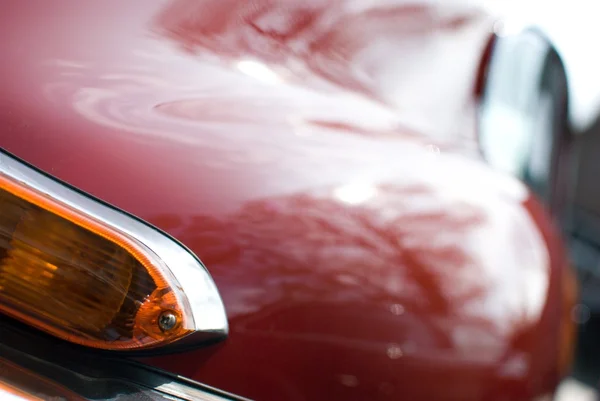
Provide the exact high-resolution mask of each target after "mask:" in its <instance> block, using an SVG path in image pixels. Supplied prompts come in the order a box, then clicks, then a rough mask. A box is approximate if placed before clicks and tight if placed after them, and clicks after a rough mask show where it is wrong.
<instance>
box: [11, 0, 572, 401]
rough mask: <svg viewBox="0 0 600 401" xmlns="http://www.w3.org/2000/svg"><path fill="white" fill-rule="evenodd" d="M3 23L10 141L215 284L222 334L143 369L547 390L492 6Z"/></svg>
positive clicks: (319, 384)
mask: <svg viewBox="0 0 600 401" xmlns="http://www.w3.org/2000/svg"><path fill="white" fill-rule="evenodd" d="M0 32H1V33H2V34H3V37H4V38H5V39H6V40H4V41H3V42H2V44H0V51H1V53H2V55H3V57H4V59H5V60H9V62H7V63H4V64H3V65H2V73H1V74H0V88H1V90H0V124H1V125H0V126H1V127H2V128H0V137H1V143H0V145H1V146H2V147H3V148H4V149H5V150H7V151H9V152H11V153H13V154H15V155H17V156H18V157H20V158H22V159H24V160H26V161H27V162H29V163H31V164H33V165H35V166H37V167H39V168H40V169H43V170H45V171H46V172H48V173H50V174H52V175H54V176H56V177H57V178H59V179H62V180H64V181H66V182H68V183H70V184H72V185H74V186H76V187H78V188H80V189H82V190H84V191H86V192H88V193H90V194H92V195H95V196H97V197H99V198H101V199H103V200H105V201H107V202H109V203H112V204H114V205H115V206H117V207H119V208H122V209H124V210H126V211H128V212H130V213H133V214H135V215H137V216H139V217H141V218H142V219H144V220H146V221H148V222H150V223H152V224H154V225H156V226H157V227H159V228H161V229H163V230H165V231H167V232H168V233H170V234H172V235H173V236H175V237H176V238H178V239H179V240H181V241H182V242H183V243H184V244H185V245H187V246H188V247H189V248H190V249H191V250H193V251H194V252H195V253H196V254H197V255H198V256H199V257H200V258H201V259H202V261H203V262H204V263H205V264H206V266H207V268H208V270H209V271H210V273H211V274H212V276H213V278H214V280H215V282H216V284H217V286H218V287H219V290H220V291H221V294H222V296H223V299H224V302H225V305H226V308H227V313H228V317H229V321H230V328H231V332H230V336H229V338H228V340H227V341H225V342H224V343H222V344H220V345H215V346H211V347H207V348H204V349H200V350H197V351H194V352H188V353H186V354H180V355H176V356H165V357H162V358H156V359H154V360H152V361H151V362H152V363H154V364H156V365H159V366H161V367H163V368H166V369H169V370H170V371H172V372H176V373H180V374H183V375H185V376H187V377H190V378H193V379H196V380H200V381H203V382H206V383H208V384H210V385H214V386H217V387H220V388H223V389H225V390H228V391H231V392H233V393H238V394H241V395H244V396H249V397H256V398H259V399H273V400H280V399H290V400H291V399H294V400H315V399H336V397H338V398H339V399H345V400H359V399H380V400H388V399H397V398H398V397H399V395H400V394H403V395H405V396H406V397H407V399H411V400H429V399H437V400H446V399H448V400H451V399H461V400H478V399H492V398H491V397H492V395H493V396H494V397H496V396H497V397H498V399H502V397H509V398H515V397H518V398H520V397H522V396H524V395H532V396H533V395H539V394H541V393H544V392H545V391H549V390H548V389H551V388H552V383H553V381H552V380H553V379H552V377H554V376H552V372H554V370H553V369H554V368H555V364H556V360H557V357H556V352H555V350H556V348H557V347H556V343H557V340H556V338H555V336H554V335H553V334H548V335H544V336H542V337H543V339H542V340H540V341H535V337H534V334H535V333H546V332H547V333H555V332H556V327H557V321H558V319H559V317H558V315H557V313H556V307H557V306H556V294H557V289H556V285H557V284H556V282H557V281H556V280H557V271H558V270H559V269H561V268H562V266H563V265H564V263H563V261H564V259H563V258H562V254H561V251H560V246H558V245H556V244H557V243H556V238H555V236H554V234H553V231H552V230H551V229H550V228H549V224H548V222H547V220H546V218H545V216H544V214H543V213H542V212H541V211H540V208H539V207H538V206H537V203H536V202H535V201H533V200H532V199H531V198H530V195H529V192H528V191H527V190H526V188H525V187H523V186H522V185H521V184H520V183H519V182H517V181H515V180H513V179H512V178H510V177H506V176H504V175H502V174H498V173H496V172H494V171H492V170H490V169H489V168H488V167H487V166H486V165H485V164H484V163H483V162H482V161H481V160H480V159H479V157H478V156H477V152H476V141H475V139H474V128H475V112H474V101H473V87H474V82H475V78H476V72H477V69H478V66H479V62H480V58H481V53H482V49H483V47H484V46H485V44H486V42H487V40H488V38H489V35H490V32H491V21H490V20H489V18H487V17H485V16H484V15H482V14H480V13H478V12H477V11H474V10H472V9H469V8H465V7H463V6H460V7H459V6H458V5H446V6H444V7H442V6H440V5H436V4H428V3H425V2H418V3H415V2H405V1H381V2H355V1H350V0H346V1H327V2H326V1H316V0H315V1H309V2H300V1H291V0H280V1H274V0H264V1H253V2H245V1H241V0H219V1H209V0H205V1H191V0H190V1H188V0H176V1H162V0H156V1H154V0H153V1H150V0H130V1H127V2H122V1H116V0H110V1H109V0H105V1H102V2H94V3H91V2H81V1H78V0H57V1H54V2H52V4H50V3H48V2H46V1H35V0H31V1H28V2H26V3H25V2H22V1H17V0H15V1H8V2H5V4H4V5H3V13H2V15H1V16H0ZM550 245H551V246H550ZM532 377H542V378H544V379H543V380H537V381H535V384H531V383H532V381H531V378H532ZM432 380H435V382H436V385H435V386H432V385H431V384H430V383H431V382H432Z"/></svg>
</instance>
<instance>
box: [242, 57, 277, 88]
mask: <svg viewBox="0 0 600 401" xmlns="http://www.w3.org/2000/svg"><path fill="white" fill-rule="evenodd" d="M236 67H237V69H238V70H240V71H241V72H243V73H244V74H246V75H248V76H250V77H252V78H256V79H257V80H259V81H261V82H266V83H269V84H276V83H279V82H281V78H280V77H279V75H277V73H275V71H273V70H272V69H270V68H269V67H267V66H266V65H265V64H264V63H261V62H259V61H255V60H240V61H238V62H237V63H236Z"/></svg>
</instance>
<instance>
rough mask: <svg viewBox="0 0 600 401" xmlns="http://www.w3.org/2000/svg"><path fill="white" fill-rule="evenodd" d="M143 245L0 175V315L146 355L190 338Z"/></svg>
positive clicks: (176, 293) (167, 280) (169, 285)
mask: <svg viewBox="0 0 600 401" xmlns="http://www.w3.org/2000/svg"><path fill="white" fill-rule="evenodd" d="M161 263H162V262H161V260H160V259H158V258H157V257H156V255H154V254H153V253H152V252H151V251H150V250H149V249H147V248H146V247H145V246H144V245H142V244H141V243H139V242H138V241H136V240H135V239H133V238H131V237H130V236H128V235H126V234H123V233H121V232H119V231H117V230H116V229H113V228H111V227H110V226H108V225H106V224H104V223H102V222H100V221H97V220H95V219H94V218H92V217H89V216H87V215H85V214H83V213H81V212H79V211H77V210H75V209H73V208H71V207H68V206H66V205H64V204H61V203H59V202H57V201H55V200H54V199H52V198H50V197H48V196H45V195H43V194H42V193H39V192H37V191H35V190H33V189H32V188H29V187H26V186H24V185H22V184H21V183H18V182H16V181H15V180H12V179H10V178H8V177H5V176H2V175H1V174H0V311H1V312H4V313H6V314H8V315H10V316H13V317H15V318H17V319H20V320H22V321H24V322H26V323H28V324H30V325H33V326H35V327H37V328H39V329H42V330H44V331H46V332H48V333H50V334H53V335H55V336H58V337H61V338H63V339H66V340H68V341H71V342H75V343H79V344H82V345H86V346H90V347H96V348H103V349H113V350H119V349H138V348H152V347H156V346H160V345H164V344H168V343H171V342H173V341H175V340H178V339H180V338H181V337H183V336H186V335H187V334H189V333H190V332H192V331H193V330H194V322H193V317H192V315H191V313H190V311H189V309H188V307H187V304H186V301H185V296H184V295H183V294H182V291H181V290H180V287H179V286H178V284H177V281H176V280H175V278H174V277H173V276H172V275H171V274H170V271H169V270H168V269H166V268H164V266H163V265H162V264H161Z"/></svg>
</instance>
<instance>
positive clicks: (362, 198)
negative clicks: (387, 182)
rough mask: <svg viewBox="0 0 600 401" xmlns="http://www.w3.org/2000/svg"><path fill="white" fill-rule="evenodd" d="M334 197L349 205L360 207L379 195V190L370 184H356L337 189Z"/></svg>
mask: <svg viewBox="0 0 600 401" xmlns="http://www.w3.org/2000/svg"><path fill="white" fill-rule="evenodd" d="M333 195H334V196H335V197H336V198H337V199H338V200H340V201H342V202H344V203H347V204H349V205H360V204H361V203H364V202H366V201H368V200H369V199H371V198H373V197H375V195H377V188H375V187H374V186H373V185H370V184H364V183H354V184H349V185H345V186H343V187H339V188H337V189H336V190H335V191H334V193H333Z"/></svg>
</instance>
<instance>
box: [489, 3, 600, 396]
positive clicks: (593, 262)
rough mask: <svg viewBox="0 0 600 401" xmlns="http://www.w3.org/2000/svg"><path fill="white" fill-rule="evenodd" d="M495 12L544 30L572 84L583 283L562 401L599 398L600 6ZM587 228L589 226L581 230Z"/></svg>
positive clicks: (497, 6)
mask: <svg viewBox="0 0 600 401" xmlns="http://www.w3.org/2000/svg"><path fill="white" fill-rule="evenodd" d="M483 2H484V4H485V7H487V8H489V10H490V11H492V13H494V14H496V15H500V16H504V17H507V18H506V19H505V22H504V23H503V24H502V27H501V29H502V30H503V31H505V32H506V33H510V31H512V30H515V31H516V30H518V29H519V28H520V27H521V26H523V25H524V24H534V25H536V26H538V27H539V28H541V29H542V30H543V31H544V32H545V33H546V34H547V35H548V37H549V38H550V39H551V40H552V41H553V43H554V44H555V46H556V47H557V50H558V52H559V53H560V55H561V56H562V59H563V62H564V64H565V68H566V71H567V76H568V80H569V97H570V99H569V105H570V110H569V112H570V120H571V125H572V130H573V134H574V135H575V140H574V150H575V159H576V163H577V166H578V168H577V170H576V172H575V175H574V179H573V184H574V188H573V191H574V205H575V206H574V210H573V211H571V212H572V213H573V216H575V219H576V220H577V219H579V220H580V222H579V223H577V224H578V228H579V232H584V233H586V234H588V235H585V237H586V238H585V240H582V238H581V236H573V238H571V239H570V242H571V253H572V255H571V256H572V260H573V262H574V263H575V264H576V265H577V268H578V271H579V276H580V277H579V278H580V283H581V288H580V291H581V300H580V304H579V305H578V307H577V308H576V310H575V311H574V312H573V319H574V320H575V321H576V322H577V324H578V328H579V342H578V349H577V354H576V360H575V366H574V369H573V373H572V376H571V377H570V378H568V379H567V380H565V381H564V382H563V384H562V386H561V388H560V390H559V394H558V401H571V400H573V401H588V400H597V399H600V393H599V392H598V388H599V384H600V244H598V243H596V242H595V241H593V240H590V239H591V238H600V236H599V234H600V219H598V216H600V185H599V184H600V181H598V179H597V177H600V157H598V154H600V113H599V110H600V57H599V56H598V55H597V54H596V52H595V46H594V45H593V44H594V43H595V39H596V38H597V37H598V36H599V34H600V24H599V23H598V13H599V12H600V3H597V2H594V1H590V0H570V1H559V0H551V1H543V0H524V1H516V0H483ZM582 226H585V227H582Z"/></svg>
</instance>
